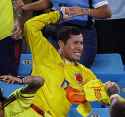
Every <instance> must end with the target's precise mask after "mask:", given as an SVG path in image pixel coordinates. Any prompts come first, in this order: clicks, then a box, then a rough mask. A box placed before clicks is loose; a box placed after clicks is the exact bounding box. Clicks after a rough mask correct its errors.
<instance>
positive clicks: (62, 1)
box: [52, 0, 103, 21]
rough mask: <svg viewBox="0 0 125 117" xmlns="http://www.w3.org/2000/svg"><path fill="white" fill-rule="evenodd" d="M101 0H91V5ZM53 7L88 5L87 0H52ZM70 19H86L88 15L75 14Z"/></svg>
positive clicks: (84, 6) (86, 6) (85, 6)
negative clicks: (75, 15)
mask: <svg viewBox="0 0 125 117" xmlns="http://www.w3.org/2000/svg"><path fill="white" fill-rule="evenodd" d="M102 1H103V0H92V2H93V5H92V6H93V7H94V6H95V5H96V4H97V3H99V2H102ZM52 2H53V4H54V7H55V8H59V7H60V6H66V7H72V6H79V7H82V8H88V7H89V0H52ZM72 20H82V21H87V20H88V16H77V17H73V18H72Z"/></svg>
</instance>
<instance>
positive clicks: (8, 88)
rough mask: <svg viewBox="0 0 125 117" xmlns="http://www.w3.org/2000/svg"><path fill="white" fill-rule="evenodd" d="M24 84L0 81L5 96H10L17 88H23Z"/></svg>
mask: <svg viewBox="0 0 125 117" xmlns="http://www.w3.org/2000/svg"><path fill="white" fill-rule="evenodd" d="M22 86H23V85H18V84H7V83H4V82H2V81H0V88H1V89H2V92H3V96H5V97H8V96H9V95H10V94H11V93H12V92H13V91H14V90H15V89H17V88H21V87H22Z"/></svg>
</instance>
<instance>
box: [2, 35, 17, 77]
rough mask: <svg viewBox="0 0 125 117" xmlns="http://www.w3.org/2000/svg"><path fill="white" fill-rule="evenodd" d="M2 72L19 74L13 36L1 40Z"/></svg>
mask: <svg viewBox="0 0 125 117" xmlns="http://www.w3.org/2000/svg"><path fill="white" fill-rule="evenodd" d="M0 74H2V75H4V74H12V75H16V74H17V64H16V60H15V42H14V40H13V39H12V38H11V37H7V38H5V39H3V40H1V41H0Z"/></svg>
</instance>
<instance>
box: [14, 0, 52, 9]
mask: <svg viewBox="0 0 125 117" xmlns="http://www.w3.org/2000/svg"><path fill="white" fill-rule="evenodd" d="M16 4H17V7H18V8H19V9H22V10H23V11H37V10H45V9H48V8H49V7H50V0H38V1H36V2H31V3H27V4H24V2H23V1H22V0H16Z"/></svg>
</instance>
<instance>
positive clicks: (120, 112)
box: [110, 101, 125, 117]
mask: <svg viewBox="0 0 125 117" xmlns="http://www.w3.org/2000/svg"><path fill="white" fill-rule="evenodd" d="M110 114H111V117H125V102H120V101H118V102H116V103H115V104H113V105H112V107H111V110H110Z"/></svg>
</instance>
